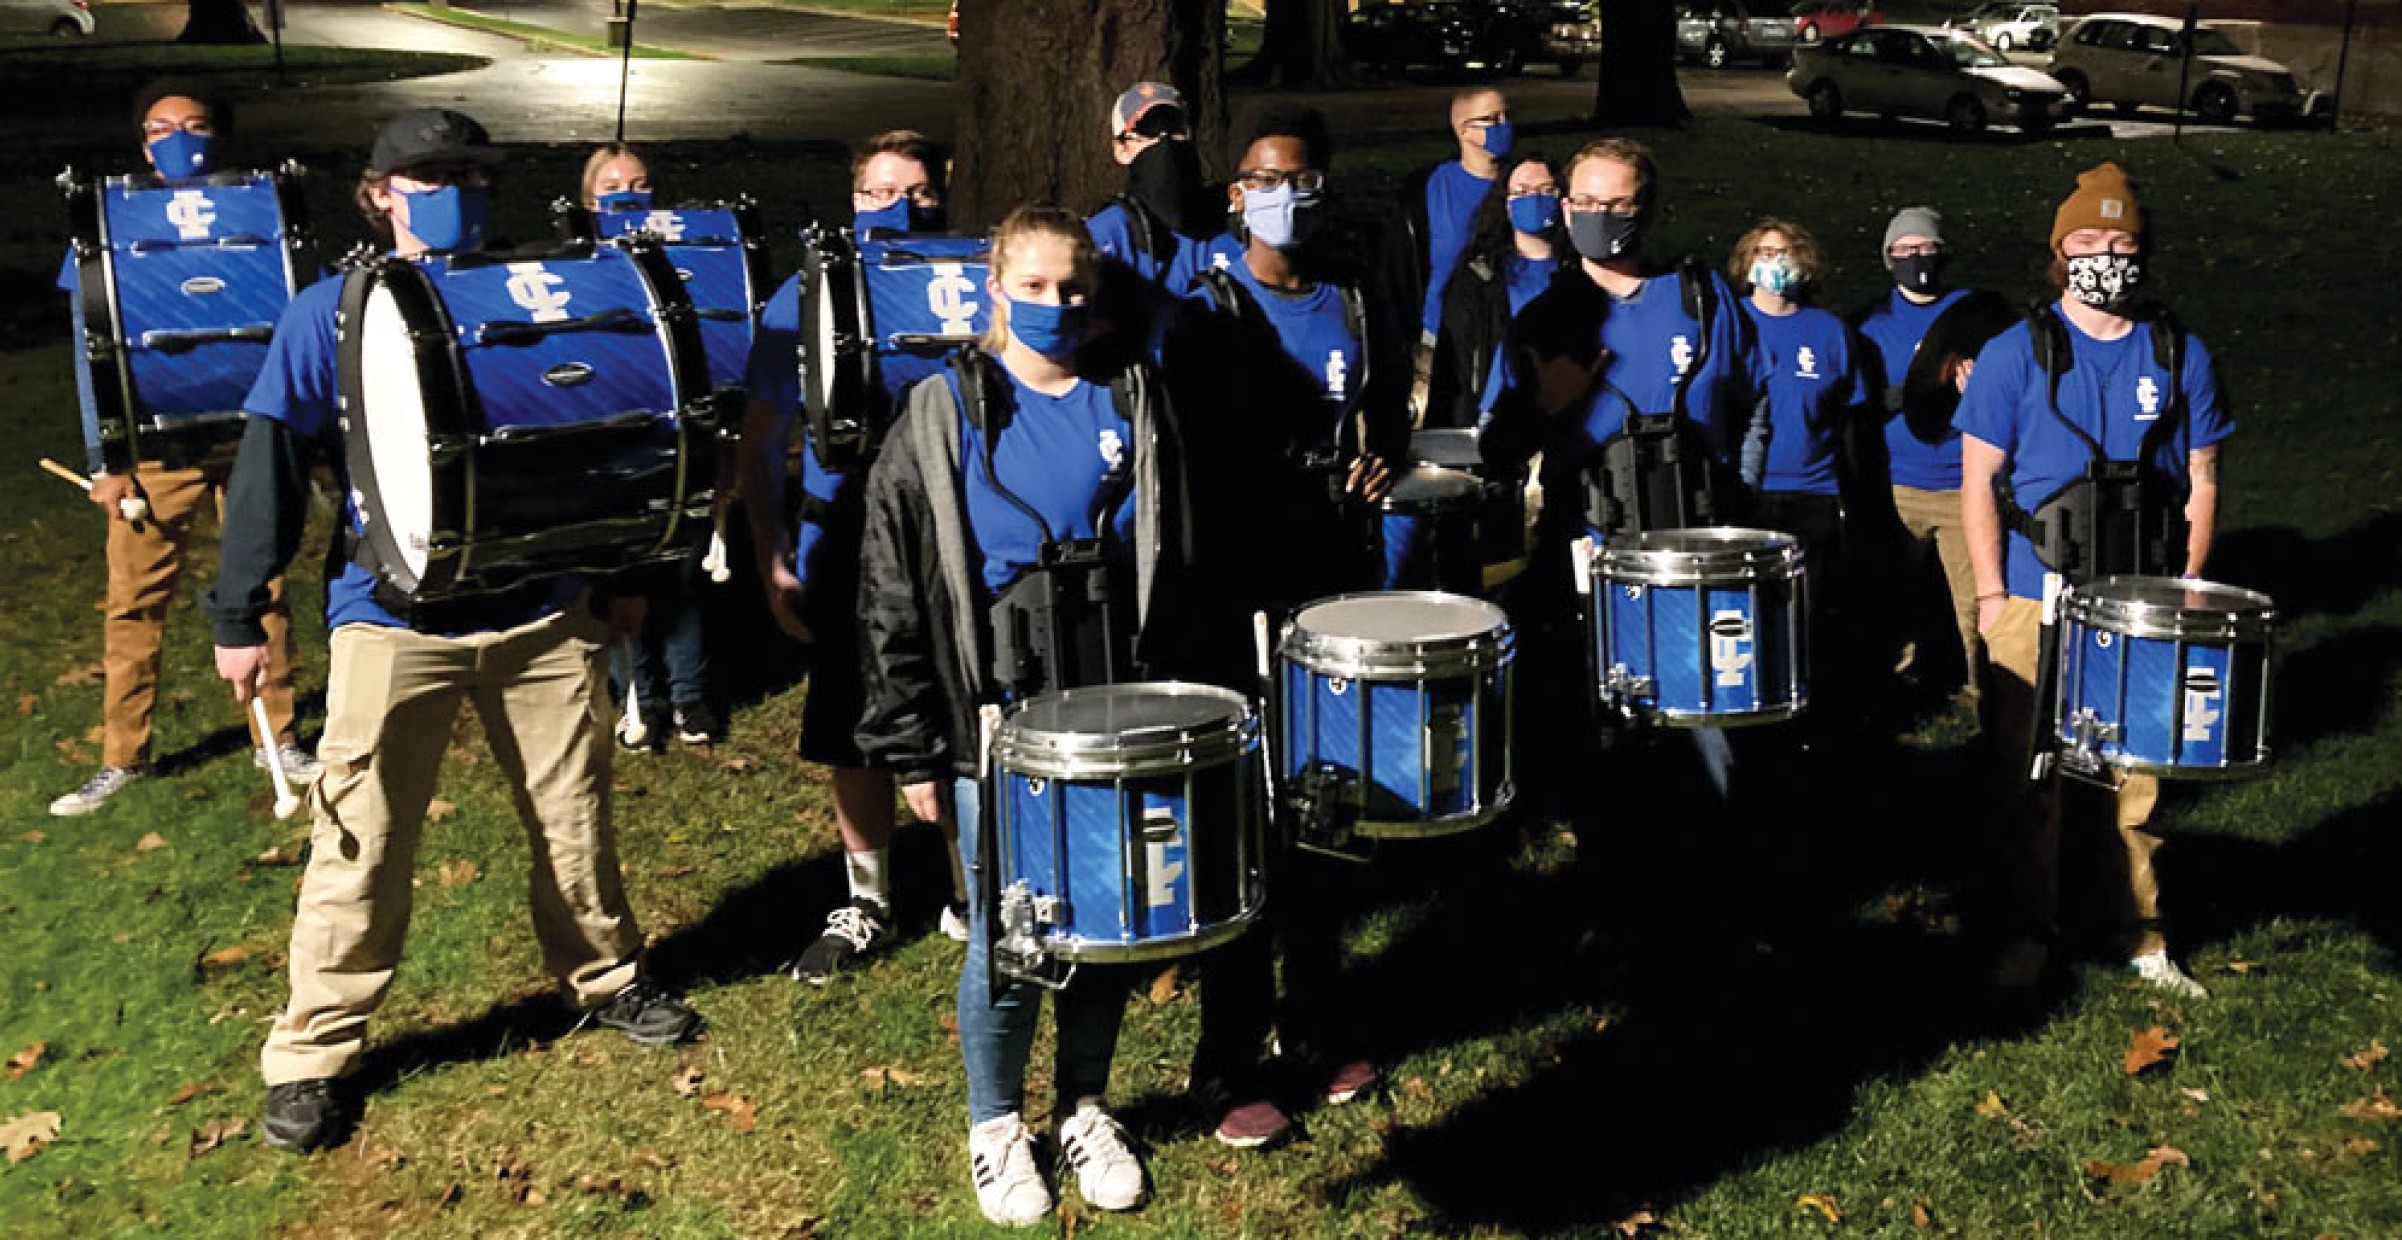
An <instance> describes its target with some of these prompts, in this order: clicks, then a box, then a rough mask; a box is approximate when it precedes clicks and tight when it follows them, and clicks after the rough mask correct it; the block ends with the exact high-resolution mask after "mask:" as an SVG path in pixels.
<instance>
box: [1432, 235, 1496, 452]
mask: <svg viewBox="0 0 2402 1240" xmlns="http://www.w3.org/2000/svg"><path fill="white" fill-rule="evenodd" d="M1508 261H1509V257H1508V256H1507V255H1504V256H1503V257H1502V262H1504V263H1506V262H1508ZM1509 333H1510V281H1509V271H1508V269H1507V268H1506V267H1500V266H1496V265H1494V264H1493V263H1492V262H1491V261H1490V260H1488V259H1485V258H1482V257H1472V256H1467V255H1462V256H1461V258H1460V265H1459V270H1457V271H1454V272H1452V273H1451V283H1450V284H1448V285H1446V286H1445V287H1444V289H1443V331H1442V338H1441V339H1440V340H1439V341H1438V342H1437V343H1436V353H1435V370H1434V378H1433V381H1432V384H1431V387H1430V391H1431V392H1432V393H1438V394H1441V395H1444V396H1447V397H1448V398H1449V399H1448V400H1447V401H1445V402H1444V403H1442V404H1436V403H1434V401H1433V400H1432V399H1430V400H1429V401H1428V402H1427V407H1426V419H1425V422H1424V425H1426V426H1427V427H1430V428H1432V427H1446V426H1454V427H1456V426H1474V425H1476V423H1477V420H1478V417H1479V416H1480V415H1481V414H1482V413H1483V409H1482V406H1483V404H1484V397H1485V380H1486V379H1487V378H1489V377H1490V376H1491V374H1492V369H1493V353H1494V351H1495V350H1497V349H1499V348H1501V347H1502V342H1503V341H1505V340H1507V339H1508V338H1509Z"/></svg>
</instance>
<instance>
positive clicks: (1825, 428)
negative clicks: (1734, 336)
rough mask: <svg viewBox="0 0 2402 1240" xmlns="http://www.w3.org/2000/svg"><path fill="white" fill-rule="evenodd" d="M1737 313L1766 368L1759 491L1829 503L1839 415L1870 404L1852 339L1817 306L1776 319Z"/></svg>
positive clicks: (1750, 310)
mask: <svg viewBox="0 0 2402 1240" xmlns="http://www.w3.org/2000/svg"><path fill="white" fill-rule="evenodd" d="M1742 305H1743V313H1745V314H1746V315H1749V316H1750V317H1751V322H1752V332H1753V334H1754V336H1755V337H1756V338H1757V340H1758V342H1759V351H1760V360H1761V362H1762V363H1763V364H1764V365H1766V366H1767V368H1768V386H1767V392H1768V470H1767V473H1766V475H1765V476H1764V477H1763V479H1762V481H1761V483H1760V489H1761V490H1763V491H1787V492H1799V493H1801V494H1804V495H1833V494H1835V493H1836V486H1835V442H1836V438H1837V436H1838V435H1839V434H1840V433H1841V431H1842V429H1843V411H1844V410H1846V409H1849V408H1851V407H1853V406H1855V405H1858V404H1860V403H1862V402H1863V401H1865V400H1867V399H1868V393H1867V390H1866V387H1865V385H1864V384H1862V382H1861V381H1860V368H1859V364H1858V359H1857V358H1855V357H1854V356H1853V355H1852V345H1851V333H1850V332H1849V331H1848V330H1846V329H1845V327H1844V326H1843V320H1842V319H1840V318H1837V317H1836V316H1835V315H1834V313H1833V312H1831V311H1827V310H1821V309H1819V308H1818V307H1816V306H1803V307H1801V308H1799V309H1797V310H1795V311H1794V312H1793V313H1791V314H1785V315H1777V314H1768V313H1766V312H1764V311H1762V310H1761V309H1760V308H1759V307H1758V306H1756V305H1754V304H1752V301H1751V299H1749V298H1745V299H1744V301H1743V303H1742Z"/></svg>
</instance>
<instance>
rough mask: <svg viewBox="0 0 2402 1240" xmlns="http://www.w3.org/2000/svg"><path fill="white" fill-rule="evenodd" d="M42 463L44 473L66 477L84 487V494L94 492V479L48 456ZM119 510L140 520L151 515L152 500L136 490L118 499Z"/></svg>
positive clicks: (127, 516) (126, 517) (133, 519)
mask: <svg viewBox="0 0 2402 1240" xmlns="http://www.w3.org/2000/svg"><path fill="white" fill-rule="evenodd" d="M41 465H42V471H43V472H44V473H47V474H50V475H52V476H53V477H58V478H64V479H66V480H67V481H69V482H72V483H74V484H75V485H77V486H79V487H82V488H83V491H84V494H86V495H89V494H91V493H92V480H91V479H89V478H86V477H84V476H83V475H82V474H79V473H76V472H75V471H74V470H72V469H69V468H67V467H66V466H64V465H61V464H59V463H58V462H56V461H54V460H51V459H50V458H49V457H46V456H45V457H43V458H42V461H41ZM117 511H118V512H120V513H123V514H124V516H125V519H126V520H128V521H139V520H141V519H142V518H144V517H147V516H149V515H150V501H149V500H147V499H144V498H142V496H141V493H140V492H135V493H134V494H132V495H127V496H123V497H121V498H119V499H118V500H117Z"/></svg>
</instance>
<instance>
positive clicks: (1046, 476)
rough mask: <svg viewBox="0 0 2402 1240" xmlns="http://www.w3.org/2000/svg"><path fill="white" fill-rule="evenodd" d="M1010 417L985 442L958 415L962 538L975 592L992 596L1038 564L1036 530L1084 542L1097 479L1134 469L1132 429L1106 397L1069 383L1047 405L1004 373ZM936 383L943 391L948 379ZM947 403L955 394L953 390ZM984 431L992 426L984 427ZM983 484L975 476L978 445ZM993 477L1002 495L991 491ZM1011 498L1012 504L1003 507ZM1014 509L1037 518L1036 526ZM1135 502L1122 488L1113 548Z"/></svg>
mask: <svg viewBox="0 0 2402 1240" xmlns="http://www.w3.org/2000/svg"><path fill="white" fill-rule="evenodd" d="M995 366H996V368H998V369H1000V370H1001V373H1002V374H1004V375H1006V376H1007V377H1008V380H1009V398H1010V401H1011V402H1012V405H1013V410H1012V412H1011V413H1010V415H1009V417H1008V418H1007V425H1006V426H1004V427H1003V428H1002V429H1001V430H1000V431H998V432H995V433H991V434H989V435H985V434H984V433H981V432H979V431H978V430H977V429H976V428H975V427H974V426H972V425H970V424H969V422H968V420H967V412H966V409H965V407H964V404H963V407H962V408H961V411H960V415H959V457H960V460H959V475H960V484H961V487H962V489H963V490H964V491H965V493H966V496H967V523H968V532H969V538H970V539H971V540H972V541H973V542H974V543H975V547H976V552H977V554H978V555H979V556H980V557H981V560H982V564H981V567H980V572H981V575H982V578H983V581H984V588H985V589H987V590H990V591H993V592H995V593H998V592H999V591H1000V590H1001V588H1002V587H1004V586H1006V585H1008V584H1009V583H1010V582H1011V581H1013V580H1015V579H1016V578H1017V576H1018V574H1020V573H1022V572H1024V571H1026V570H1027V569H1029V568H1032V567H1034V566H1035V565H1036V564H1038V563H1040V562H1041V552H1042V545H1043V540H1044V534H1045V527H1048V533H1049V535H1050V537H1051V538H1052V539H1054V540H1066V539H1072V538H1078V539H1080V538H1093V537H1096V536H1097V534H1096V531H1095V529H1094V526H1093V514H1092V506H1093V499H1094V497H1095V496H1096V495H1098V494H1099V493H1100V492H1101V490H1102V484H1103V481H1104V480H1105V479H1122V478H1124V476H1125V474H1126V473H1127V472H1129V471H1131V470H1132V469H1133V468H1134V445H1133V443H1132V442H1131V440H1132V438H1133V434H1134V432H1133V429H1132V428H1131V427H1130V426H1128V425H1127V423H1126V420H1125V419H1124V418H1121V417H1119V416H1118V411H1117V405H1116V404H1115V402H1113V401H1112V400H1111V399H1110V395H1109V389H1108V388H1107V387H1105V386H1103V385H1101V384H1097V383H1091V382H1086V381H1084V380H1078V381H1077V383H1076V386H1075V387H1073V388H1070V389H1068V391H1067V393H1066V394H1065V395H1061V396H1047V395H1045V394H1043V393H1041V392H1037V391H1035V390H1034V389H1033V388H1030V387H1027V386H1026V385H1025V384H1023V383H1020V382H1018V379H1017V376H1015V375H1010V374H1009V373H1008V370H1007V368H1006V367H1000V366H999V364H998V363H995ZM938 381H939V382H944V383H950V382H954V379H953V377H952V376H950V375H945V376H943V377H942V378H941V379H940V380H938ZM953 395H954V398H956V395H957V389H956V388H954V389H953ZM986 420H987V421H988V422H993V421H999V419H996V418H987V419H986ZM988 441H989V445H990V448H991V451H992V475H991V476H988V475H987V474H986V473H985V468H984V451H985V447H986V444H987V442H988ZM994 477H998V478H999V480H1000V484H1001V486H1002V487H1004V488H1006V489H1007V490H1008V492H1009V494H1008V495H1003V494H1002V493H1001V492H1000V491H998V490H995V489H994V487H993V478H994ZM1010 496H1014V497H1016V500H1017V501H1018V502H1017V503H1012V502H1011V500H1010ZM1019 503H1023V504H1024V505H1026V506H1027V507H1030V508H1032V509H1034V511H1035V512H1036V513H1038V514H1040V515H1041V517H1042V523H1041V524H1040V525H1038V524H1036V523H1035V521H1034V519H1033V518H1032V517H1029V516H1028V515H1027V514H1026V512H1025V510H1024V509H1023V508H1020V507H1019V506H1018V504H1019ZM1136 503H1137V500H1136V497H1135V494H1134V488H1133V486H1132V485H1131V483H1128V484H1126V485H1125V493H1124V498H1123V499H1121V500H1119V501H1118V504H1117V506H1116V508H1115V509H1114V510H1113V511H1112V512H1111V514H1110V516H1111V529H1112V535H1113V537H1112V545H1113V546H1115V547H1118V548H1120V549H1126V548H1131V546H1132V545H1133V543H1132V540H1133V537H1134V510H1135V506H1136Z"/></svg>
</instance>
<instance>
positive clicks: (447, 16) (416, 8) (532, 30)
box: [384, 4, 704, 60]
mask: <svg viewBox="0 0 2402 1240" xmlns="http://www.w3.org/2000/svg"><path fill="white" fill-rule="evenodd" d="M384 7H385V8H387V9H390V10H392V11H393V12H395V13H406V14H409V15H410V16H412V17H422V18H424V19H426V20H428V21H437V22H442V23H444V24H446V25H451V26H464V27H466V28H467V29H469V30H484V31H489V32H491V33H493V34H501V35H507V36H508V37H510V38H512V39H520V40H523V41H524V42H525V45H526V46H528V47H531V48H534V49H536V50H543V49H553V50H557V51H563V52H583V53H586V54H587V55H593V56H616V55H619V54H620V50H619V49H617V48H613V47H610V46H608V43H607V41H606V40H603V39H595V38H592V37H590V36H587V35H580V34H570V33H568V32H567V31H564V30H554V29H552V28H551V27H549V26H538V25H534V24H531V23H528V22H516V21H510V20H508V19H507V18H502V17H494V16H492V15H490V14H488V13H478V12H476V11H475V10H473V9H463V8H460V7H458V6H457V5H444V6H441V7H436V6H434V5H430V4H387V5H385V6H384ZM634 59H636V60H700V59H704V58H703V57H699V56H694V55H692V54H691V53H689V52H679V51H675V50H673V49H671V48H664V47H653V46H651V45H650V44H648V43H637V44H635V45H634Z"/></svg>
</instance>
